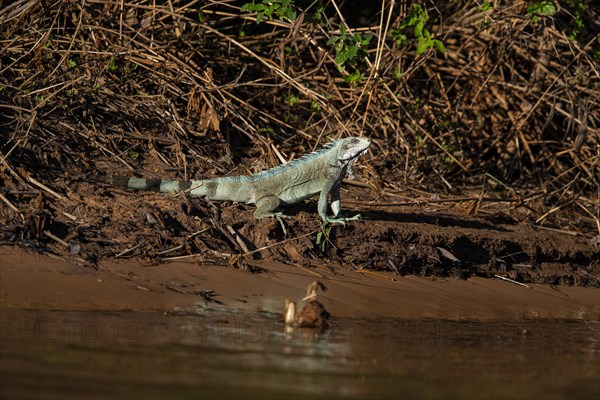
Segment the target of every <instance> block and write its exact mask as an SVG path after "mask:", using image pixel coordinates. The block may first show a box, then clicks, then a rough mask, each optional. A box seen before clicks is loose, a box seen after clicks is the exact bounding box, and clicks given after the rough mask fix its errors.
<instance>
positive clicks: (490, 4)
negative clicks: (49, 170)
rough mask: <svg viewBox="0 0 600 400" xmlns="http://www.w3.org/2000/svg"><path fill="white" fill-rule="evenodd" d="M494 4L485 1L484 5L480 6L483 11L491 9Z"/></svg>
mask: <svg viewBox="0 0 600 400" xmlns="http://www.w3.org/2000/svg"><path fill="white" fill-rule="evenodd" d="M492 8H494V6H493V5H492V3H490V2H489V1H484V2H483V4H482V5H480V6H479V9H480V10H481V11H484V12H487V11H490V10H491V9H492Z"/></svg>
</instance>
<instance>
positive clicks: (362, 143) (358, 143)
mask: <svg viewBox="0 0 600 400" xmlns="http://www.w3.org/2000/svg"><path fill="white" fill-rule="evenodd" d="M340 143H341V144H340V146H339V150H338V160H339V161H341V162H345V163H347V162H349V161H353V160H354V159H355V158H356V157H358V156H359V155H361V154H362V153H364V152H365V151H367V150H368V149H369V146H370V145H371V140H369V139H367V138H365V137H349V138H344V139H340Z"/></svg>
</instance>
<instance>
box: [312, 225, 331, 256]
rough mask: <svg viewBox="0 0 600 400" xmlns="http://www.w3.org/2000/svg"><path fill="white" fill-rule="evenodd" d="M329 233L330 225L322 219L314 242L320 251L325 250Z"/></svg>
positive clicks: (323, 251)
mask: <svg viewBox="0 0 600 400" xmlns="http://www.w3.org/2000/svg"><path fill="white" fill-rule="evenodd" d="M330 234H331V225H329V222H327V221H323V222H322V223H321V232H319V233H317V239H316V240H315V244H316V245H317V246H318V247H319V249H320V250H321V252H322V253H325V251H326V250H327V243H329V235H330Z"/></svg>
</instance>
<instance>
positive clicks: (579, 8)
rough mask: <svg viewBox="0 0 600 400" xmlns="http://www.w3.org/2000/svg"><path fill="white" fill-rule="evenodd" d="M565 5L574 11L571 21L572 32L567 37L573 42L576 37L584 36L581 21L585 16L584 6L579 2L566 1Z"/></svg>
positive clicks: (578, 0) (576, 0)
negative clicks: (573, 18)
mask: <svg viewBox="0 0 600 400" xmlns="http://www.w3.org/2000/svg"><path fill="white" fill-rule="evenodd" d="M567 5H568V6H569V7H572V8H574V9H575V20H574V21H573V31H572V32H571V34H570V35H569V39H571V40H575V39H576V38H577V36H579V35H581V34H585V32H586V30H587V29H586V27H585V24H584V21H583V16H584V15H585V11H586V10H585V5H584V4H583V2H582V1H581V0H567Z"/></svg>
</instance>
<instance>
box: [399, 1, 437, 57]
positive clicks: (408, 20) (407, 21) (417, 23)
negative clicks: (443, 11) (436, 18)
mask: <svg viewBox="0 0 600 400" xmlns="http://www.w3.org/2000/svg"><path fill="white" fill-rule="evenodd" d="M428 20H429V14H428V13H427V11H426V10H425V9H423V7H421V6H420V5H419V4H416V3H413V5H412V6H411V8H410V13H409V14H408V15H407V16H406V17H405V18H404V20H403V21H402V22H401V23H400V26H399V27H398V29H392V31H391V32H390V35H391V36H392V39H394V41H395V42H396V45H397V46H405V45H407V44H408V37H407V35H406V34H405V33H404V30H405V29H406V28H409V27H411V28H413V35H414V37H415V39H416V40H417V55H421V54H423V53H424V52H425V51H426V50H427V49H436V50H437V51H439V52H440V53H442V54H445V53H446V47H445V46H444V43H442V41H441V40H438V39H434V38H433V37H432V36H431V33H430V32H429V31H428V30H427V29H426V28H425V23H427V21H428Z"/></svg>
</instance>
